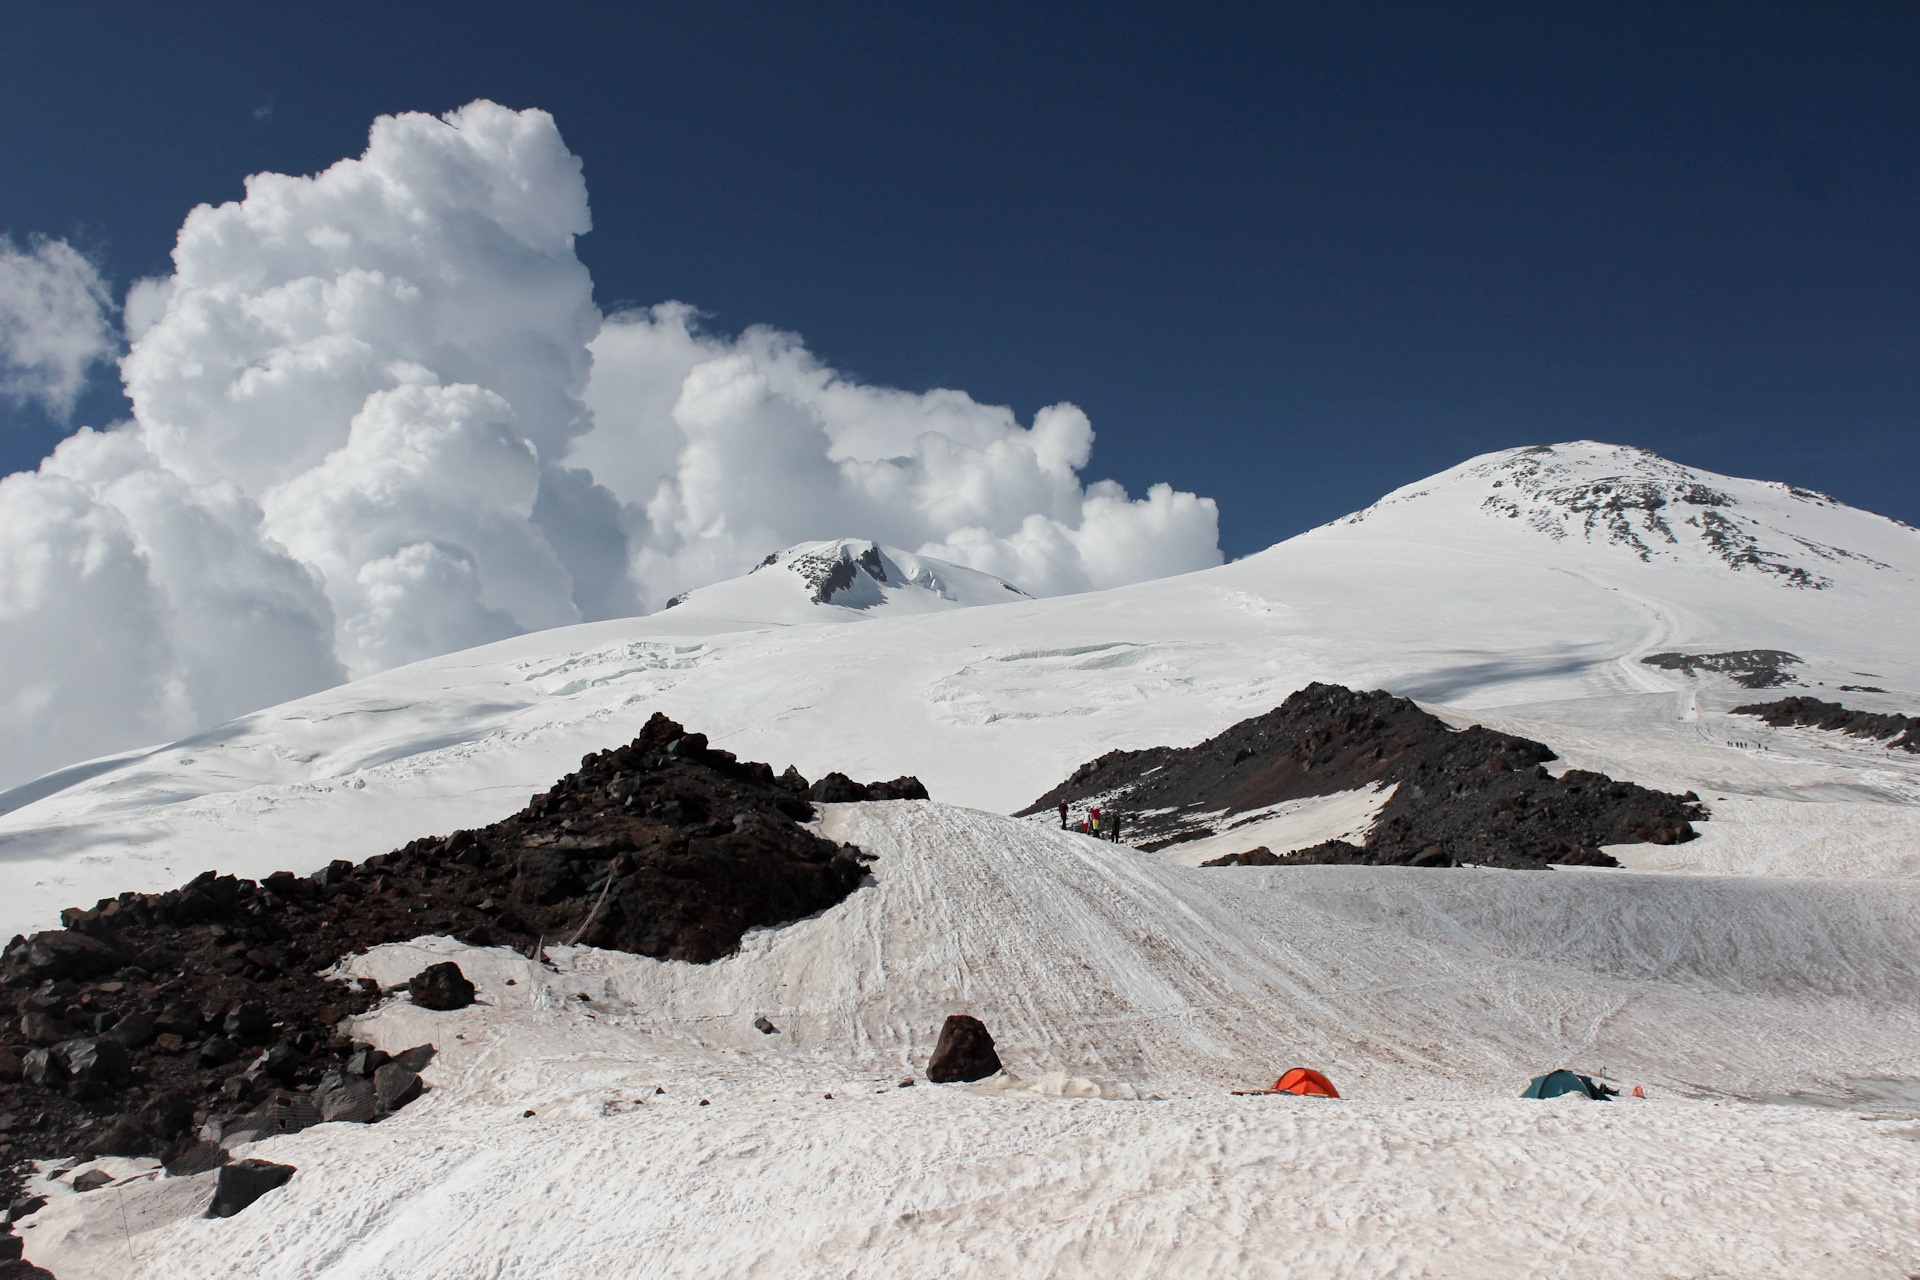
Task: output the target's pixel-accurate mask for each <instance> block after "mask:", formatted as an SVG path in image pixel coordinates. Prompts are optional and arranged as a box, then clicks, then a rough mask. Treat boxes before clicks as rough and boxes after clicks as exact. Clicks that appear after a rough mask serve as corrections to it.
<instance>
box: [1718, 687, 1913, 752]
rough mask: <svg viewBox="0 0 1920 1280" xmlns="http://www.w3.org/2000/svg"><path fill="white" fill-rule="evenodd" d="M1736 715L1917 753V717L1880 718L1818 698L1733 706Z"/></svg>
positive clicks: (1784, 699) (1871, 712)
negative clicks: (1822, 731)
mask: <svg viewBox="0 0 1920 1280" xmlns="http://www.w3.org/2000/svg"><path fill="white" fill-rule="evenodd" d="M1733 714H1734V715H1737V716H1758V717H1760V719H1762V720H1764V721H1766V722H1767V723H1768V724H1770V725H1772V726H1773V727H1774V728H1776V729H1781V728H1785V727H1786V726H1788V725H1798V726H1801V727H1804V728H1809V729H1825V730H1828V731H1829V732H1833V733H1844V734H1847V735H1848V736H1850V737H1855V738H1873V739H1875V740H1876V741H1880V742H1885V743H1886V744H1887V745H1888V746H1889V747H1898V748H1899V749H1900V750H1902V751H1911V752H1916V753H1920V716H1907V715H1901V714H1900V713H1898V712H1894V713H1892V714H1888V715H1883V714H1881V713H1879V712H1875V711H1851V710H1849V709H1847V708H1846V707H1843V706H1841V705H1840V704H1839V703H1837V702H1822V701H1821V700H1820V699H1818V698H1807V697H1794V698H1781V699H1780V700H1779V701H1777V702H1752V703H1748V704H1747V705H1746V706H1744V707H1735V708H1734V709H1733Z"/></svg>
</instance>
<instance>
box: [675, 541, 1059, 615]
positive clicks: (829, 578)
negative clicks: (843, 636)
mask: <svg viewBox="0 0 1920 1280" xmlns="http://www.w3.org/2000/svg"><path fill="white" fill-rule="evenodd" d="M1029 599H1032V597H1031V596H1029V595H1028V594H1027V593H1026V592H1024V591H1022V590H1021V589H1020V588H1018V587H1016V586H1014V585H1013V584H1012V583H1010V582H1005V581H1002V580H1001V579H999V578H996V577H994V576H993V575H992V574H989V573H981V572H980V571H979V570H978V569H969V568H967V567H966V566H964V565H957V564H949V563H947V562H946V561H945V560H935V559H933V558H932V557H931V556H916V555H912V554H910V553H908V552H905V551H898V550H895V549H894V548H893V547H883V546H881V545H880V544H879V543H877V542H866V541H862V540H860V539H858V538H840V539H837V540H835V541H831V542H802V543H800V544H799V545H797V546H792V547H788V548H787V549H786V550H785V551H776V552H774V553H773V554H772V555H770V556H768V557H767V558H766V559H765V560H762V561H761V562H760V563H759V564H758V565H756V566H754V568H753V570H752V571H751V572H749V573H746V574H744V575H742V576H741V577H738V578H729V579H728V580H726V581H725V582H716V583H714V584H712V585H711V586H705V587H700V588H697V589H695V590H693V591H687V592H683V593H681V594H680V595H677V596H675V597H674V598H673V599H671V600H669V601H668V602H667V609H674V610H678V612H677V613H675V614H674V617H673V621H674V623H676V624H678V625H686V624H687V623H688V622H689V621H690V620H693V619H698V620H699V625H701V626H703V627H713V628H720V627H724V626H726V625H728V624H738V625H741V626H765V625H768V624H774V625H784V626H794V625H801V624H806V623H819V622H854V621H858V620H860V619H862V618H879V617H889V616H892V615H896V614H914V613H938V612H941V611H943V610H947V609H964V608H967V607H969V606H972V605H983V604H1007V603H1009V602H1011V601H1014V600H1029ZM662 612H665V610H663V611H662Z"/></svg>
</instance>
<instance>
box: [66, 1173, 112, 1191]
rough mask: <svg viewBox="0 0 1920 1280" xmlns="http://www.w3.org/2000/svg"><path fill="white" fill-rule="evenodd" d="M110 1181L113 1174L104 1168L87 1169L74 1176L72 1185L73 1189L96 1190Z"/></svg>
mask: <svg viewBox="0 0 1920 1280" xmlns="http://www.w3.org/2000/svg"><path fill="white" fill-rule="evenodd" d="M112 1181H113V1175H112V1174H110V1173H108V1172H107V1171H106V1170H105V1169H89V1170H87V1171H86V1172H85V1173H83V1174H81V1175H80V1176H79V1177H77V1178H75V1179H74V1180H73V1184H72V1185H73V1189H74V1190H75V1191H80V1192H87V1191H98V1190H99V1189H100V1188H102V1187H104V1186H106V1185H107V1184H108V1183H109V1182H112Z"/></svg>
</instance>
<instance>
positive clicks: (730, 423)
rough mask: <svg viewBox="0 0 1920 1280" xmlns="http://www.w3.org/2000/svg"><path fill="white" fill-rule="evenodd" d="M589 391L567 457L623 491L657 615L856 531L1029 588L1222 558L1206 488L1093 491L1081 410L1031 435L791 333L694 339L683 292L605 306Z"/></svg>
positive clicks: (997, 415)
mask: <svg viewBox="0 0 1920 1280" xmlns="http://www.w3.org/2000/svg"><path fill="white" fill-rule="evenodd" d="M593 353H594V372H593V379H592V381H591V382H590V383H589V385H588V388H587V402H588V405H589V407H590V408H591V409H592V411H593V416H594V423H595V426H594V429H593V431H592V432H590V433H588V434H587V435H585V436H582V437H580V438H579V439H577V440H576V441H575V442H574V443H573V447H572V451H571V453H570V454H569V457H568V461H570V462H572V463H574V464H576V465H578V466H580V467H583V468H584V469H586V470H587V471H589V472H591V473H592V475H593V477H594V479H595V480H596V481H598V482H599V484H600V485H601V486H603V487H604V488H606V489H607V490H609V491H610V492H611V493H613V494H614V495H616V496H617V497H618V498H619V499H620V500H621V502H622V504H623V506H622V510H623V525H624V527H625V529H626V531H627V537H628V545H629V554H630V558H631V565H632V569H631V574H630V577H631V580H632V581H633V583H634V584H635V587H636V589H637V590H638V591H639V592H640V595H641V598H642V600H643V602H644V603H645V604H646V605H647V606H648V607H649V608H658V607H659V606H660V605H661V604H663V603H665V601H666V600H667V599H668V598H669V597H670V596H672V595H673V594H675V593H676V592H679V591H682V590H685V589H687V588H688V587H693V586H699V585H701V584H703V583H706V582H711V581H714V580H715V579H717V578H722V577H727V576H730V575H733V574H737V573H742V572H745V571H746V570H747V569H749V568H751V567H752V565H753V564H754V562H755V561H757V560H758V559H759V558H760V557H761V556H763V555H765V554H766V552H767V551H769V550H773V549H777V548H779V547H783V546H787V545H790V544H792V543H795V542H801V541H807V540H811V539H822V538H835V537H846V536H859V537H870V538H877V539H879V540H880V541H882V542H887V543H890V544H892V545H894V546H899V547H903V548H906V549H909V550H915V551H918V552H920V553H921V554H925V555H931V556H937V557H940V558H942V559H947V560H952V561H955V562H957V563H961V564H965V565H969V566H971V567H973V568H978V569H984V570H986V571H988V572H990V573H994V574H998V575H1000V576H1001V577H1004V578H1007V579H1010V580H1011V581H1013V582H1016V583H1018V584H1019V585H1020V586H1021V587H1022V588H1024V589H1026V590H1027V591H1029V592H1031V593H1032V594H1034V595H1055V594H1060V593H1064V592H1073V591H1086V590H1092V589H1098V588H1103V587H1112V586H1120V585H1122V584H1125V583H1128V582H1137V581H1140V580H1142V579H1145V578H1154V577H1162V576H1165V575H1166V574H1169V573H1181V572H1185V571H1187V570H1191V569H1199V568H1205V567H1207V566H1209V565H1214V564H1218V563H1219V562H1220V551H1219V512H1218V510H1217V508H1216V507H1215V506H1214V503H1213V501H1212V499H1210V498H1201V497H1196V496H1195V495H1193V494H1191V493H1177V492H1175V491H1174V490H1173V489H1171V488H1170V487H1168V486H1166V485H1155V486H1153V488H1152V489H1150V490H1149V491H1148V494H1147V496H1146V497H1145V498H1142V499H1130V498H1129V497H1128V495H1127V493H1126V491H1125V490H1124V489H1122V488H1121V487H1120V486H1119V485H1117V484H1114V483H1113V482H1111V481H1098V482H1095V483H1092V484H1084V483H1083V482H1082V480H1081V478H1080V472H1081V471H1082V470H1083V469H1084V468H1085V467H1086V466H1087V464H1088V461H1089V459H1090V458H1091V456H1092V450H1093V426H1092V424H1091V423H1090V422H1089V421H1088V420H1087V415H1086V414H1085V413H1083V412H1081V411H1080V410H1079V409H1078V408H1076V407H1075V406H1073V405H1071V404H1057V405H1053V406H1052V407H1050V408H1046V409H1042V410H1041V411H1040V412H1039V413H1037V414H1035V415H1034V418H1033V422H1032V424H1031V425H1030V426H1026V427H1023V426H1022V425H1021V424H1020V422H1019V421H1018V420H1017V419H1016V418H1015V417H1014V414H1013V412H1012V411H1011V410H1010V409H1007V408H1005V407H1003V406H998V405H983V404H980V403H978V402H977V401H975V400H974V399H973V398H972V397H970V396H968V395H967V394H966V393H965V392H962V391H950V390H937V391H930V392H926V393H924V394H914V393H910V392H904V391H896V390H891V389H888V388H884V387H874V386H868V385H865V384H862V383H858V382H854V381H851V380H849V379H846V378H843V377H841V376H840V375H838V374H837V373H835V372H834V370H833V369H831V368H829V367H827V366H826V365H825V364H823V363H821V362H820V361H819V360H817V359H816V358H815V357H814V356H813V355H812V354H811V353H810V352H809V351H808V350H807V349H806V347H805V346H804V345H802V344H801V342H800V340H799V339H798V338H797V337H795V336H794V335H792V334H788V333H782V332H779V331H777V330H773V329H766V328H755V329H750V330H748V331H747V332H746V333H744V334H742V335H740V336H739V337H738V338H733V339H729V338H721V337H713V336H710V335H705V334H702V333H700V332H699V330H698V328H697V326H696V324H695V314H694V312H693V311H692V310H691V309H690V308H688V307H685V306H682V305H679V304H666V305H662V306H658V307H653V308H650V309H648V310H646V311H640V312H631V313H626V314H621V315H615V316H610V317H608V319H607V321H606V323H605V324H604V325H603V326H602V328H601V330H600V333H599V336H598V337H597V338H596V339H595V340H594V343H593Z"/></svg>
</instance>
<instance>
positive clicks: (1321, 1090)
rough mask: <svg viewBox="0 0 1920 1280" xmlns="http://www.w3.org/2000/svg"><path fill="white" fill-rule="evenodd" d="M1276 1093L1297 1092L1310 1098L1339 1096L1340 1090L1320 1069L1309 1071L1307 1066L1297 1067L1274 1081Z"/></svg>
mask: <svg viewBox="0 0 1920 1280" xmlns="http://www.w3.org/2000/svg"><path fill="white" fill-rule="evenodd" d="M1273 1091H1274V1092H1275V1093H1297V1094H1300V1095H1301V1096H1303V1097H1308V1098H1337V1097H1339V1096H1340V1091H1339V1090H1338V1089H1336V1088H1334V1087H1333V1081H1331V1080H1329V1079H1327V1078H1326V1077H1325V1076H1323V1075H1321V1074H1320V1073H1319V1072H1318V1071H1309V1070H1307V1069H1306V1068H1305V1067H1295V1068H1294V1069H1293V1070H1291V1071H1289V1072H1287V1074H1285V1075H1283V1076H1281V1077H1280V1078H1279V1079H1278V1080H1276V1081H1274V1083H1273Z"/></svg>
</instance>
